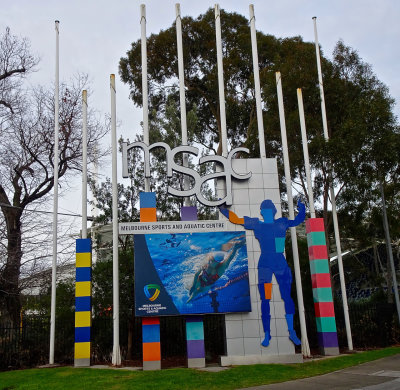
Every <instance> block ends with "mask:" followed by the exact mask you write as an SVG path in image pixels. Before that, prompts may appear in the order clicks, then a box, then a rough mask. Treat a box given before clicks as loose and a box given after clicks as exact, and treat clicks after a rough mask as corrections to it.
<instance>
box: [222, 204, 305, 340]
mask: <svg viewBox="0 0 400 390" xmlns="http://www.w3.org/2000/svg"><path fill="white" fill-rule="evenodd" d="M297 208H298V210H299V213H298V214H297V216H296V218H295V219H294V220H290V219H288V218H278V219H274V218H275V214H276V207H275V205H274V204H273V203H272V201H271V200H269V199H266V200H264V201H263V202H262V203H261V206H260V210H261V211H260V212H261V215H262V216H263V218H264V222H262V221H260V220H259V219H258V218H250V217H246V216H245V217H243V218H239V217H238V216H237V215H236V214H235V213H234V212H232V211H230V210H228V209H227V208H223V207H220V211H221V213H222V214H223V215H224V216H225V217H227V218H228V219H229V221H230V222H232V223H235V224H238V225H243V226H244V227H245V229H249V230H253V231H254V236H255V237H256V238H257V240H258V242H259V243H260V248H261V255H260V259H259V261H258V290H259V293H260V298H261V319H262V323H263V328H264V332H265V339H264V341H263V342H262V343H261V345H263V346H264V347H268V345H269V341H270V340H271V335H270V332H271V329H270V322H271V315H270V307H269V301H270V300H271V292H272V283H271V282H272V275H273V274H275V278H276V280H277V282H278V285H279V290H280V292H281V297H282V299H283V302H284V303H285V311H286V316H285V317H286V322H287V325H288V330H289V339H290V340H292V342H293V343H294V344H296V345H300V343H301V342H300V340H299V338H298V337H297V335H296V331H295V330H294V328H293V315H294V311H295V306H294V302H293V299H292V297H291V296H290V290H291V287H292V272H291V270H290V268H289V266H288V264H287V262H286V259H285V256H284V254H283V252H284V250H285V237H286V230H287V229H288V228H290V227H293V226H297V225H299V224H301V223H302V222H303V221H304V219H305V215H306V208H305V206H304V204H303V203H301V202H300V200H299V201H298V202H297Z"/></svg>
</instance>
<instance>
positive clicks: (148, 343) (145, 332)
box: [139, 192, 161, 370]
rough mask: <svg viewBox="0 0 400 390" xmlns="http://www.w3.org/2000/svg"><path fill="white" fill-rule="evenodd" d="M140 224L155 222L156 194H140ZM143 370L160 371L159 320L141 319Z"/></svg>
mask: <svg viewBox="0 0 400 390" xmlns="http://www.w3.org/2000/svg"><path fill="white" fill-rule="evenodd" d="M139 196H140V222H156V221H157V215H156V211H157V209H156V193H155V192H141V193H140V195H139ZM142 342H143V370H161V343H160V318H159V317H143V318H142Z"/></svg>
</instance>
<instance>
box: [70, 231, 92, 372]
mask: <svg viewBox="0 0 400 390" xmlns="http://www.w3.org/2000/svg"><path fill="white" fill-rule="evenodd" d="M91 280H92V241H91V239H90V238H80V239H78V240H76V282H75V348H74V366H75V367H88V366H90V328H91V325H92V306H91V295H92V281H91Z"/></svg>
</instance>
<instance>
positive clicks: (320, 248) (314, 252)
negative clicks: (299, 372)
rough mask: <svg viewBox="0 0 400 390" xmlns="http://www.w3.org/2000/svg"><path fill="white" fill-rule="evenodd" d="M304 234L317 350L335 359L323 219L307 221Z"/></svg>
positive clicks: (333, 313)
mask: <svg viewBox="0 0 400 390" xmlns="http://www.w3.org/2000/svg"><path fill="white" fill-rule="evenodd" d="M306 233H307V244H308V255H309V259H310V270H311V282H312V289H313V298H314V309H315V320H316V322H317V332H318V342H319V346H320V349H321V353H322V354H323V355H339V344H338V339H337V331H336V319H335V310H334V306H333V297H332V286H331V277H330V273H329V261H328V250H327V247H326V240H325V229H324V220H323V218H310V219H308V220H307V221H306Z"/></svg>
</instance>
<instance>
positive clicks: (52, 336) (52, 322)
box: [49, 20, 60, 364]
mask: <svg viewBox="0 0 400 390" xmlns="http://www.w3.org/2000/svg"><path fill="white" fill-rule="evenodd" d="M59 26H60V22H59V21H58V20H56V21H55V27H56V69H55V91H54V199H53V261H52V270H51V271H52V272H51V311H50V353H49V364H54V343H55V332H56V283H57V230H58V122H59V103H60V100H59V99H60V96H59V95H60V87H59V83H60V81H59V79H60V78H59V74H60V71H59V35H60V29H59Z"/></svg>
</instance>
